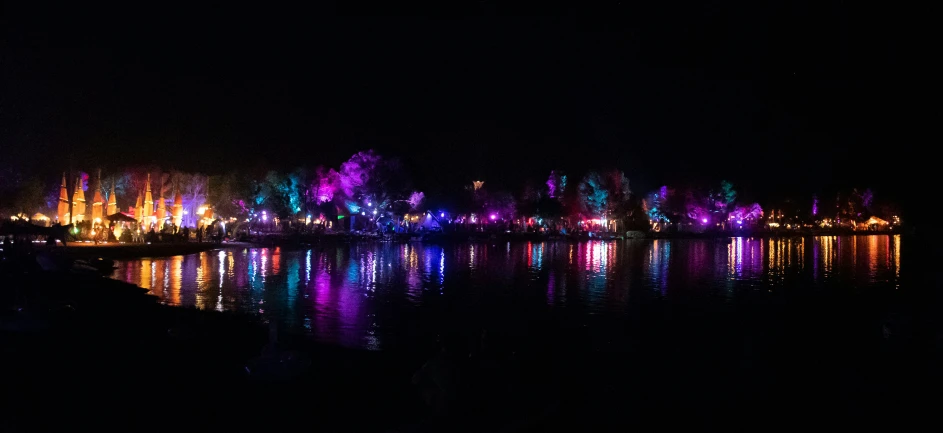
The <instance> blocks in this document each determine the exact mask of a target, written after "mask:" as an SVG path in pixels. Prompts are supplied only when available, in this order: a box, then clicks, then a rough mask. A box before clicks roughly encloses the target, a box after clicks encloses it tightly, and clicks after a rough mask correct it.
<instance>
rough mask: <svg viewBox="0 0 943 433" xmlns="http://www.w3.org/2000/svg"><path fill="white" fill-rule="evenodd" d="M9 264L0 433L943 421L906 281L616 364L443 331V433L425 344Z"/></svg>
mask: <svg viewBox="0 0 943 433" xmlns="http://www.w3.org/2000/svg"><path fill="white" fill-rule="evenodd" d="M907 257H914V260H912V261H911V262H910V264H909V266H929V264H930V263H929V262H927V261H926V260H928V259H918V258H917V257H922V256H919V255H917V254H913V255H908V256H907ZM906 263H907V262H905V264H906ZM6 265H7V263H5V266H4V268H3V271H2V272H3V278H4V284H3V286H2V287H3V289H2V292H0V293H2V297H0V299H2V304H0V305H2V307H3V309H2V316H0V318H2V321H0V323H2V327H0V339H2V342H3V343H2V347H3V353H2V355H0V356H2V359H3V364H2V365H3V372H4V379H5V380H4V385H3V387H2V389H3V391H2V392H3V408H2V416H0V430H2V431H50V430H62V429H70V430H71V429H85V428H89V429H94V430H97V431H102V430H104V431H112V430H120V431H156V430H163V431H166V430H169V429H173V430H185V431H190V430H214V431H216V430H232V431H246V430H250V429H265V430H275V429H283V428H286V429H287V428H292V429H299V428H300V429H310V430H314V431H345V432H346V431H625V430H628V429H631V428H633V427H635V428H669V429H671V428H683V427H687V428H694V429H697V430H719V429H733V430H746V429H749V430H785V429H791V430H794V429H796V428H801V427H805V428H808V427H809V426H815V427H823V428H843V429H867V430H873V429H875V428H889V427H894V428H898V429H900V428H908V427H916V426H922V425H925V424H923V423H924V422H926V421H927V420H932V418H931V416H932V415H933V414H935V413H936V411H937V403H938V399H937V398H936V397H935V396H936V395H937V394H938V390H939V388H938V385H939V383H940V381H939V371H940V370H939V359H940V357H939V355H938V350H937V342H936V336H937V333H936V329H938V326H937V322H936V321H935V319H934V317H935V316H934V314H935V313H938V311H937V310H936V308H937V306H938V305H939V303H938V302H937V298H938V295H937V293H936V291H937V289H938V288H939V280H938V279H937V277H936V273H931V272H928V273H920V274H911V275H917V276H916V277H915V279H914V280H912V281H910V283H911V284H909V285H907V287H917V288H918V289H914V290H911V291H909V292H908V293H910V294H909V295H903V294H902V295H901V296H900V297H898V298H897V302H896V303H895V304H894V305H883V304H882V305H875V304H873V303H871V302H869V301H868V298H867V297H864V298H862V300H861V301H859V302H856V303H855V304H848V303H846V299H847V298H844V297H840V296H836V297H834V299H832V298H830V297H827V296H825V297H822V302H821V303H819V304H817V305H803V306H791V307H792V308H790V309H788V310H785V309H781V308H778V307H777V306H768V307H766V308H758V307H757V306H753V308H751V309H749V311H750V312H749V313H739V312H737V309H736V308H733V309H731V313H730V314H728V315H726V316H724V317H725V318H724V319H719V320H713V321H710V322H707V321H704V320H701V319H700V317H703V316H704V312H700V311H694V310H692V309H687V308H685V307H684V306H683V305H682V306H674V307H665V308H663V309H658V310H653V311H647V312H644V315H643V316H644V318H645V320H644V321H642V322H641V323H638V324H635V325H634V327H633V330H632V334H633V335H634V337H633V339H632V341H631V343H630V344H627V345H625V346H624V347H622V348H621V349H620V350H617V351H610V352H598V351H593V350H591V349H589V347H590V343H591V342H590V341H587V340H588V339H587V338H586V336H585V335H583V334H582V333H581V332H580V330H579V329H572V328H571V329H560V325H559V324H558V323H554V322H548V323H539V324H533V326H532V329H534V330H535V332H534V333H533V334H532V335H526V336H521V335H518V336H514V337H511V336H506V335H502V334H501V331H500V330H489V337H488V341H489V343H488V344H489V347H491V349H490V351H487V352H484V353H486V354H489V355H488V356H484V357H480V358H477V359H476V358H474V357H473V358H472V359H469V358H468V356H467V354H465V353H464V352H465V350H466V348H467V347H468V341H465V340H462V337H473V336H471V335H452V334H448V335H451V337H450V338H447V340H448V341H454V342H459V343H457V344H456V345H455V346H453V347H459V349H458V350H457V351H456V353H458V354H459V356H455V358H454V359H453V360H452V362H453V364H452V365H454V366H455V368H456V369H457V370H460V371H461V374H460V375H459V376H460V377H461V382H462V385H461V386H460V387H459V389H461V392H459V393H457V395H458V397H456V401H455V402H453V404H452V408H453V410H452V411H451V413H450V414H449V415H446V416H443V417H439V418H436V417H433V416H432V415H431V413H430V411H429V410H428V409H426V408H425V407H424V406H423V404H422V403H421V399H420V396H419V393H418V392H417V391H416V389H415V388H414V387H413V386H412V385H411V384H410V379H411V376H412V375H413V373H414V372H415V371H416V370H417V369H418V368H419V366H421V365H422V364H423V362H424V361H425V360H427V359H428V358H429V357H430V356H432V355H433V354H434V352H435V350H436V348H435V344H434V342H417V343H416V344H415V345H414V346H412V347H409V348H407V349H404V350H402V351H397V352H365V351H354V350H346V349H340V348H335V347H325V346H322V345H316V344H313V343H311V342H309V341H308V340H306V339H304V338H301V337H295V336H292V335H285V334H283V333H282V334H277V341H276V343H275V344H271V335H272V333H271V332H270V331H271V330H270V329H268V328H267V327H266V326H265V325H264V324H262V323H258V322H257V321H255V319H253V318H250V317H246V316H239V315H231V314H223V313H215V312H205V311H198V310H190V309H182V308H171V307H165V306H162V305H158V304H156V303H155V302H154V298H152V297H150V296H147V295H145V294H144V293H143V290H142V289H139V288H136V287H134V286H129V285H126V284H123V283H119V282H115V281H111V280H108V279H103V278H100V277H97V276H92V275H84V276H80V275H76V274H69V273H44V272H37V271H34V270H28V269H24V268H21V267H10V266H6ZM541 330H543V331H541ZM474 337H477V336H474ZM564 347H565V348H567V349H565V350H564V349H562V348H564ZM580 347H584V348H586V349H585V350H579V348H580Z"/></svg>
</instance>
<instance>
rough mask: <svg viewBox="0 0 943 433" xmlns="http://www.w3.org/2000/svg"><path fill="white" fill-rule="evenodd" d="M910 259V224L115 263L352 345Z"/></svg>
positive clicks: (606, 320) (560, 317) (615, 332)
mask: <svg viewBox="0 0 943 433" xmlns="http://www.w3.org/2000/svg"><path fill="white" fill-rule="evenodd" d="M900 261H901V257H900V237H899V235H896V236H895V235H880V236H844V237H842V236H838V237H836V236H823V237H815V238H777V239H759V238H733V239H730V241H729V243H728V242H727V240H726V239H721V240H704V239H672V240H624V241H589V242H579V243H577V242H540V243H530V242H511V243H507V242H503V243H484V242H483V243H466V244H455V245H429V244H422V243H409V244H387V243H360V244H350V245H338V246H330V247H318V248H313V249H307V250H291V251H289V250H286V249H282V248H248V249H221V250H217V251H210V252H205V253H200V254H193V255H188V256H177V257H168V258H160V259H139V260H127V261H121V262H119V263H118V269H117V270H116V271H115V273H114V275H113V278H116V279H119V280H124V281H127V282H130V283H134V284H138V285H140V286H141V287H145V288H148V289H150V291H151V293H152V294H154V295H156V296H157V297H159V298H160V300H161V302H163V303H165V304H169V305H182V306H190V307H197V308H201V309H207V310H217V311H238V312H245V313H250V314H256V315H260V316H262V317H263V318H264V319H265V320H271V321H275V322H277V323H278V324H279V325H280V326H282V327H284V328H289V329H293V330H296V331H299V332H303V333H306V334H308V335H310V336H311V337H312V338H313V339H315V340H317V341H320V342H324V343H329V344H336V345H341V346H345V347H352V348H362V349H369V350H389V349H403V348H409V347H413V346H416V345H422V344H425V343H426V342H428V341H434V339H435V337H436V335H437V334H439V333H440V332H443V330H447V329H461V330H463V331H465V330H470V332H476V330H478V329H499V330H501V332H504V333H507V334H511V335H516V336H518V337H521V336H536V335H540V336H542V337H541V338H544V337H546V338H547V339H550V340H554V339H558V344H579V345H585V346H586V348H590V349H593V350H622V349H624V348H626V347H627V346H628V345H629V344H630V343H631V341H632V340H633V339H635V338H642V337H644V335H645V333H646V332H648V331H646V330H650V329H652V328H657V327H660V326H664V325H665V324H669V323H673V324H675V325H677V324H678V323H683V326H686V327H692V328H697V327H699V326H700V325H701V324H704V323H709V322H711V321H715V322H716V321H718V320H721V321H722V320H726V319H725V318H727V317H731V315H733V314H737V315H740V316H742V315H743V314H751V312H752V314H755V315H765V314H768V313H769V314H772V313H776V312H783V311H785V312H789V311H791V310H795V311H800V310H802V306H809V305H813V304H816V303H817V302H819V301H820V300H824V299H828V300H829V301H830V305H832V306H834V305H842V304H845V303H846V302H845V301H847V305H855V304H856V303H857V302H858V301H859V300H861V299H863V298H867V299H868V302H872V303H873V302H880V300H881V297H882V296H885V294H889V293H893V291H895V290H897V289H898V288H899V286H900V281H901V277H900ZM836 300H837V302H836ZM803 311H804V310H803ZM758 320H759V321H758ZM799 320H802V319H801V318H800V319H799ZM760 321H761V320H760V319H753V320H752V322H751V323H754V324H755V323H759V322H760ZM675 325H671V326H675ZM679 326H680V325H679Z"/></svg>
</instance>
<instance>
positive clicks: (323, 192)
mask: <svg viewBox="0 0 943 433" xmlns="http://www.w3.org/2000/svg"><path fill="white" fill-rule="evenodd" d="M339 185H340V174H339V173H338V172H337V171H335V170H334V169H333V168H325V167H320V166H319V167H318V168H316V169H315V170H314V182H313V183H312V184H311V189H312V192H313V193H314V199H315V201H316V202H317V203H318V204H321V203H327V202H330V201H333V200H334V193H335V192H336V191H337V189H338V186H339Z"/></svg>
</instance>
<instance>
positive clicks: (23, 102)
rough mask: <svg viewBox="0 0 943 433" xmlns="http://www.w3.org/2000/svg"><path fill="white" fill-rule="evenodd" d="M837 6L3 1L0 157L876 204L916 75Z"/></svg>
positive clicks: (895, 156)
mask: <svg viewBox="0 0 943 433" xmlns="http://www.w3.org/2000/svg"><path fill="white" fill-rule="evenodd" d="M757 3H765V2H757ZM854 3H855V2H846V3H845V4H844V5H842V4H841V3H836V4H834V5H828V4H826V3H815V4H814V5H811V6H802V5H793V4H784V5H779V6H766V5H743V4H738V5H735V6H734V5H699V6H690V5H688V6H684V7H681V6H678V5H675V6H674V7H670V8H666V9H663V10H654V9H644V8H640V7H639V6H626V5H619V4H616V3H615V2H613V3H612V4H606V5H604V6H597V9H594V10H591V11H578V12H587V13H583V14H579V13H577V14H566V16H565V17H564V14H560V15H561V16H560V17H557V18H529V17H520V16H517V17H510V16H505V17H499V16H498V15H500V14H501V12H502V11H501V10H500V8H499V7H498V6H495V5H494V4H492V3H489V2H473V3H471V5H469V6H467V7H466V8H465V9H458V10H456V11H443V10H440V9H437V10H431V12H433V13H435V14H437V15H439V16H440V17H439V18H402V17H379V16H376V17H372V18H364V17H356V16H352V14H354V13H357V12H360V11H355V10H345V9H338V8H330V7H326V8H324V9H318V10H306V11H292V10H287V9H272V10H235V9H232V8H228V9H227V7H218V8H214V9H209V8H207V9H194V8H193V7H192V6H189V5H188V6H186V7H182V8H181V9H173V10H170V9H166V10H142V11H138V10H121V9H108V10H92V9H89V6H88V5H85V4H83V5H81V9H75V10H41V11H40V10H29V11H27V10H15V9H11V6H9V5H8V6H6V8H7V9H6V12H5V13H3V14H2V15H3V18H2V20H3V23H2V24H3V26H2V27H3V41H2V46H0V55H2V65H0V74H2V75H0V91H2V94H0V110H2V111H0V143H2V151H3V155H4V157H3V162H2V163H3V164H5V165H16V166H17V167H23V168H26V169H30V170H36V171H37V173H43V174H50V173H57V172H61V171H62V170H64V169H67V168H68V164H69V154H70V153H71V155H72V160H73V164H74V165H75V166H76V168H79V169H86V170H91V169H92V168H93V167H94V166H102V167H104V168H106V169H107V168H109V167H117V166H122V165H128V164H139V163H142V164H143V163H157V164H159V165H161V166H162V167H164V168H165V169H170V168H176V169H180V170H198V171H202V172H206V173H210V174H213V173H222V172H227V171H231V170H233V169H255V168H259V167H271V168H278V169H289V168H292V167H295V166H298V165H302V164H304V165H308V166H316V165H319V164H323V165H327V166H335V167H336V166H337V165H338V164H339V163H340V162H342V161H344V160H345V159H346V158H347V157H349V156H350V155H351V154H352V153H354V152H355V151H357V150H362V149H367V148H373V149H376V150H377V151H378V152H380V153H383V154H388V155H390V156H399V157H402V158H404V159H405V160H407V162H408V163H409V165H410V167H412V169H413V171H414V174H415V177H416V178H417V181H418V182H420V183H426V184H428V183H430V182H436V183H441V184H446V185H458V184H461V183H466V182H469V181H471V180H472V179H483V180H485V181H486V182H489V185H492V186H495V187H504V188H507V189H509V190H512V191H517V190H519V189H521V188H522V186H523V182H524V181H525V180H527V179H534V180H535V181H541V182H542V181H543V180H544V179H545V178H546V176H547V174H548V173H549V171H550V170H551V169H561V170H564V171H565V172H567V173H571V174H573V175H574V176H581V175H582V174H583V173H584V172H585V171H586V170H587V169H590V168H596V167H598V168H609V167H615V168H620V169H623V170H624V171H625V172H626V174H627V175H628V177H629V179H630V180H631V181H632V184H633V189H635V190H636V192H646V191H647V190H651V189H654V188H656V187H657V186H659V185H660V184H663V183H673V184H680V183H685V182H716V181H719V180H721V179H728V180H731V181H733V182H734V183H735V184H739V185H741V188H740V189H741V190H743V191H744V192H747V193H749V195H750V196H751V197H753V198H755V199H758V200H763V199H772V198H778V197H782V196H789V195H792V196H796V197H806V196H811V194H812V193H813V192H816V191H819V192H829V191H831V190H834V189H836V188H844V187H850V186H859V187H868V186H870V187H872V188H873V189H874V190H875V193H876V195H878V196H879V197H880V196H881V195H882V194H883V196H884V197H888V196H892V195H895V194H896V193H897V191H899V190H900V189H902V188H903V186H904V185H905V184H904V180H902V175H903V174H904V173H906V172H907V171H909V170H910V167H906V166H905V164H903V163H901V162H900V161H901V158H902V155H907V154H909V153H910V152H911V150H912V149H914V148H915V147H916V146H919V145H923V144H921V143H919V140H916V139H915V138H914V132H913V131H914V126H913V124H914V123H916V122H919V118H918V117H919V116H917V115H915V114H914V112H915V108H914V103H913V99H912V98H914V92H917V91H919V89H917V87H916V85H915V84H914V83H915V82H916V81H917V80H918V79H919V78H920V76H921V74H924V73H927V71H924V70H919V69H916V68H914V67H913V66H914V65H912V64H910V63H908V62H909V61H908V60H906V59H908V57H909V55H910V54H912V52H913V51H916V50H917V49H916V48H915V46H914V45H913V44H912V43H910V42H908V41H907V38H906V37H904V36H902V32H903V31H904V30H905V29H906V28H907V27H908V22H907V21H906V18H907V14H905V13H902V12H897V11H893V10H888V9H886V8H885V6H886V5H885V6H882V7H881V8H878V7H872V6H869V5H857V4H854ZM159 6H162V5H156V6H155V7H159ZM415 11H423V9H421V8H417V9H404V10H403V11H402V12H415ZM381 12H383V13H391V12H398V11H397V10H395V8H393V7H389V8H387V10H383V11H381ZM446 12H467V13H469V14H470V15H476V16H473V17H459V15H460V14H455V13H446ZM511 12H513V13H520V12H526V9H525V10H514V11H511ZM536 12H540V11H536ZM549 12H555V11H552V10H551V11H549ZM556 12H560V11H556ZM909 13H915V11H910V12H908V14H909ZM937 112H938V111H937ZM933 116H936V115H933Z"/></svg>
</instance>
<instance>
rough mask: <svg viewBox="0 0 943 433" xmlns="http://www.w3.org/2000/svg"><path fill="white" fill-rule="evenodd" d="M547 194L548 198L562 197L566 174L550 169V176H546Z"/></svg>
mask: <svg viewBox="0 0 943 433" xmlns="http://www.w3.org/2000/svg"><path fill="white" fill-rule="evenodd" d="M546 185H547V195H548V196H549V197H550V198H557V199H562V198H563V194H564V191H565V190H566V175H564V174H561V173H560V172H558V171H556V170H551V171H550V177H549V178H547V182H546Z"/></svg>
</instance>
